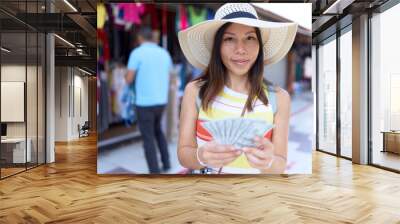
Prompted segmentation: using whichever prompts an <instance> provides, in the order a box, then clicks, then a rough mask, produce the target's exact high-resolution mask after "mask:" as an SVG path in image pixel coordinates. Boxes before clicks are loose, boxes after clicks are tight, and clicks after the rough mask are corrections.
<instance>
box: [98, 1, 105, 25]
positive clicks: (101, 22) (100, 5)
mask: <svg viewBox="0 0 400 224" xmlns="http://www.w3.org/2000/svg"><path fill="white" fill-rule="evenodd" d="M106 21H107V11H106V7H105V6H104V4H103V3H97V29H103V27H104V24H105V23H106Z"/></svg>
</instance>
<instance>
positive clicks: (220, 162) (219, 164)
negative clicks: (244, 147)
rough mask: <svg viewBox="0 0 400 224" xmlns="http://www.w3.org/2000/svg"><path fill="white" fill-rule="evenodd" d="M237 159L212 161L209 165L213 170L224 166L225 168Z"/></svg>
mask: <svg viewBox="0 0 400 224" xmlns="http://www.w3.org/2000/svg"><path fill="white" fill-rule="evenodd" d="M235 159H236V157H234V158H227V159H223V160H210V162H209V165H210V166H211V167H213V168H217V167H222V166H225V165H227V164H229V163H231V162H232V161H234V160H235Z"/></svg>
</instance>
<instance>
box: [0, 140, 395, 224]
mask: <svg viewBox="0 0 400 224" xmlns="http://www.w3.org/2000/svg"><path fill="white" fill-rule="evenodd" d="M96 151H97V150H96V139H95V138H94V137H89V138H83V139H82V140H81V141H77V142H72V143H70V144H57V150H56V163H55V164H50V165H45V166H41V167H38V168H35V169H32V170H29V171H27V172H24V173H21V174H18V175H16V176H13V177H10V178H7V179H5V180H2V181H0V223H43V222H48V223H307V224H308V223H374V224H375V223H385V224H386V223H400V175H399V174H396V173H391V172H388V171H384V170H380V169H378V168H374V167H370V166H359V165H352V164H351V162H350V161H348V160H343V159H337V158H335V157H333V156H330V155H326V154H323V153H321V152H316V153H315V154H314V158H313V162H314V164H313V175H290V176H224V177H221V176H190V177H182V176H162V177H160V176H158V178H154V177H149V176H98V175H97V174H96Z"/></svg>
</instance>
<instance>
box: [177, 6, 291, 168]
mask: <svg viewBox="0 0 400 224" xmlns="http://www.w3.org/2000/svg"><path fill="white" fill-rule="evenodd" d="M296 30H297V25H296V24H294V23H272V22H267V21H262V20H259V19H258V16H257V13H256V11H255V9H254V8H253V7H252V6H251V5H250V4H247V3H228V4H225V5H223V6H222V7H221V8H219V9H218V11H217V12H216V15H215V18H214V20H209V21H205V22H203V23H200V24H197V25H195V26H192V27H190V28H188V29H186V30H184V31H181V32H180V33H179V34H178V37H179V41H180V45H181V47H182V50H183V53H184V54H185V56H186V58H187V59H188V61H189V62H190V63H192V64H193V65H194V66H196V67H199V68H201V69H203V70H204V72H203V74H202V76H200V77H199V78H197V79H196V80H194V81H192V82H190V83H189V84H188V85H187V86H186V88H185V92H184V96H183V100H182V108H181V115H180V130H179V143H178V158H179V161H180V163H181V164H182V166H184V167H186V168H189V169H193V170H199V169H204V168H211V169H212V173H283V172H284V171H285V168H286V158H287V145H288V129H289V114H290V97H289V95H288V93H287V92H286V91H285V90H283V89H281V88H279V87H276V86H273V85H271V84H270V83H268V82H264V79H263V74H264V65H266V64H272V63H274V62H276V61H278V60H280V59H281V58H282V57H284V55H285V54H286V53H287V52H288V50H289V49H290V47H291V45H292V43H293V40H294V37H295V34H296ZM235 117H243V118H249V119H259V120H264V121H265V122H267V123H273V125H274V128H273V131H269V132H267V133H265V134H264V135H262V136H255V137H254V147H243V148H240V149H235V147H234V146H232V145H224V144H220V143H218V142H216V141H215V139H213V136H211V135H210V133H209V132H207V130H206V129H205V128H204V126H203V124H204V122H208V121H215V120H221V119H227V118H235Z"/></svg>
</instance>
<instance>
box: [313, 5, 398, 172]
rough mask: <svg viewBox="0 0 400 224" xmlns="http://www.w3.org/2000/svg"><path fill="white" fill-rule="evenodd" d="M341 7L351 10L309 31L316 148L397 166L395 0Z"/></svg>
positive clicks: (369, 161) (359, 159)
mask: <svg viewBox="0 0 400 224" xmlns="http://www.w3.org/2000/svg"><path fill="white" fill-rule="evenodd" d="M357 4H358V5H357ZM327 8H329V6H328V7H327ZM355 8H358V11H357V12H355V11H354V10H352V9H355ZM360 8H363V10H360ZM325 10H326V8H325ZM322 11H324V10H322ZM322 11H321V12H322ZM326 11H328V10H326ZM344 11H345V12H352V13H347V14H346V13H342V14H338V16H337V17H336V19H337V20H336V21H335V22H334V23H332V22H331V23H330V24H331V25H329V26H325V27H324V26H321V27H322V28H321V29H320V30H318V32H316V33H315V34H314V36H313V44H314V46H315V49H316V59H315V60H316V71H317V75H316V76H317V80H316V82H317V99H316V102H317V104H316V105H317V106H316V110H317V117H316V120H317V124H316V128H317V135H316V143H317V144H316V147H317V150H318V151H322V152H326V153H328V154H332V155H335V156H338V157H343V158H346V159H349V160H352V161H353V162H355V163H360V164H370V165H374V166H379V167H381V168H385V169H390V170H393V171H399V170H400V166H399V165H398V164H400V163H399V162H400V155H399V152H397V149H398V148H399V146H400V144H399V142H400V141H399V139H400V138H399V137H398V136H400V135H399V134H398V130H399V129H400V123H399V122H400V120H399V111H400V110H399V105H398V103H397V102H398V100H396V98H395V97H394V96H395V95H398V94H397V93H398V92H399V80H400V78H399V77H400V76H398V75H396V74H399V73H400V72H399V71H400V70H399V67H398V63H397V62H396V59H395V58H396V57H395V52H397V51H398V50H399V44H398V43H397V42H396V41H395V40H396V37H398V36H396V35H397V34H396V32H395V30H394V29H393V27H394V26H395V25H394V24H395V23H396V21H398V20H399V17H398V15H400V13H399V12H400V7H399V5H396V3H395V1H386V2H385V3H384V4H379V5H378V4H377V5H374V6H373V7H367V5H361V3H353V5H350V6H348V8H347V9H346V10H344ZM353 108H354V109H353Z"/></svg>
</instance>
